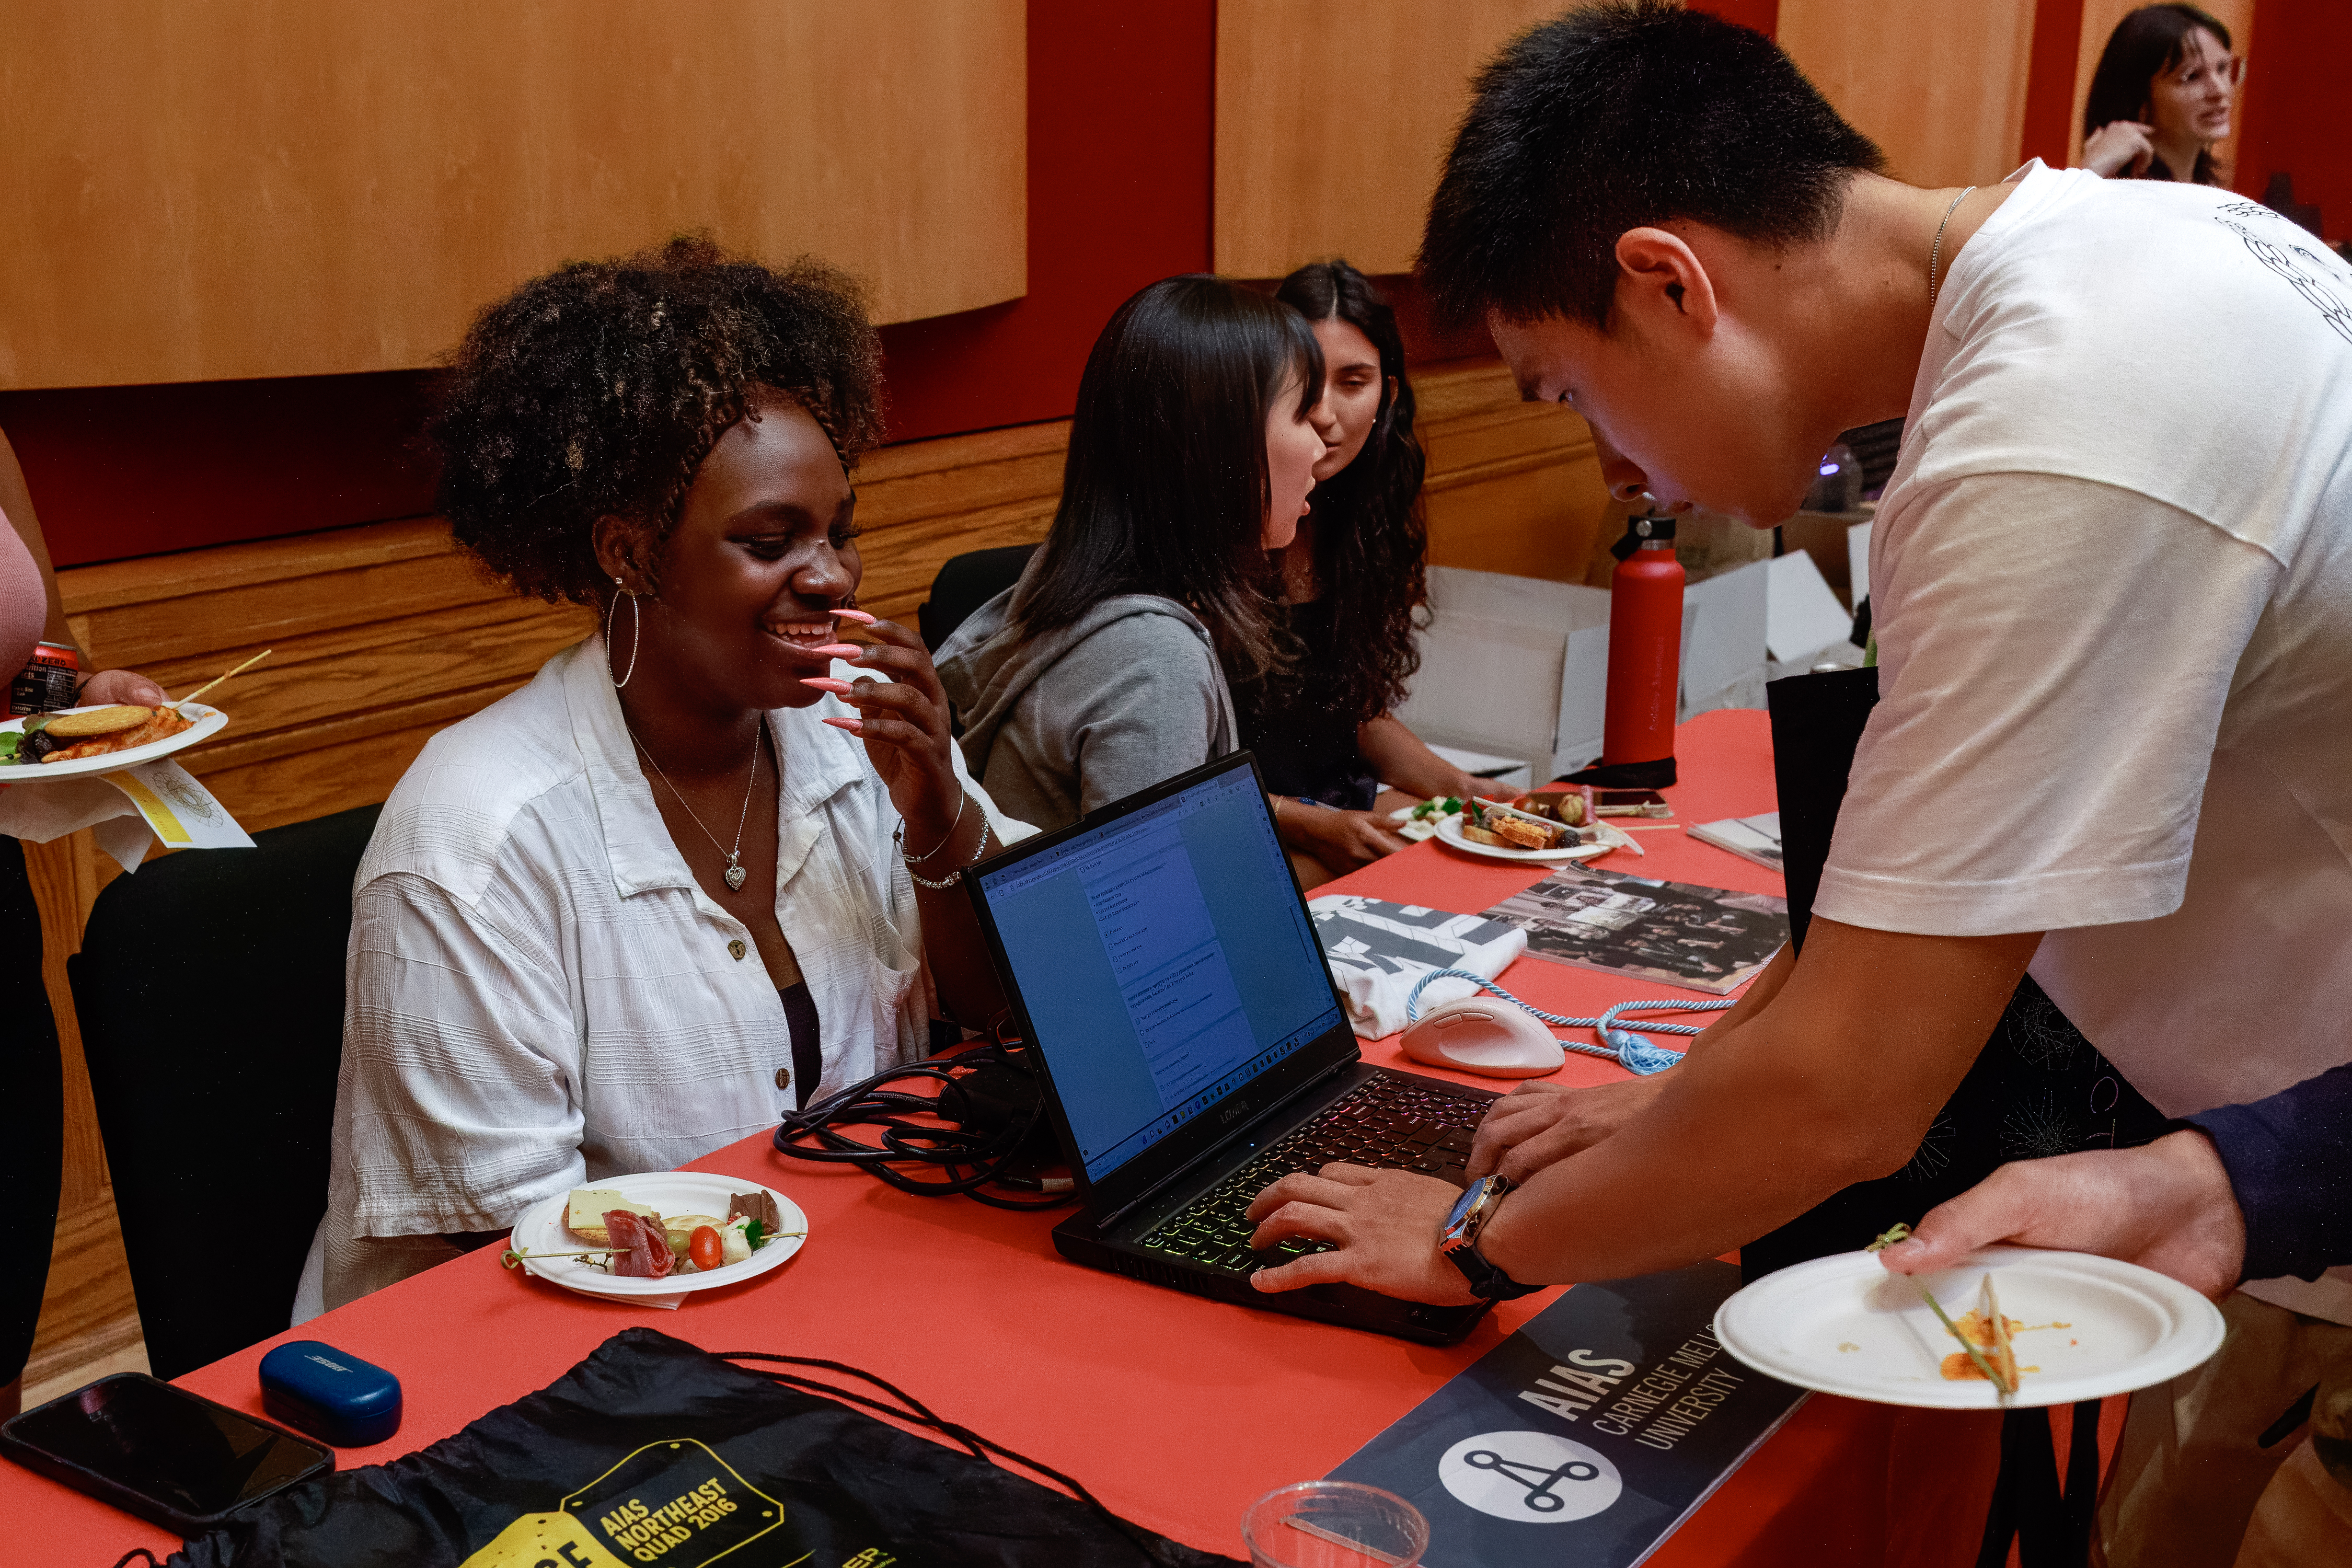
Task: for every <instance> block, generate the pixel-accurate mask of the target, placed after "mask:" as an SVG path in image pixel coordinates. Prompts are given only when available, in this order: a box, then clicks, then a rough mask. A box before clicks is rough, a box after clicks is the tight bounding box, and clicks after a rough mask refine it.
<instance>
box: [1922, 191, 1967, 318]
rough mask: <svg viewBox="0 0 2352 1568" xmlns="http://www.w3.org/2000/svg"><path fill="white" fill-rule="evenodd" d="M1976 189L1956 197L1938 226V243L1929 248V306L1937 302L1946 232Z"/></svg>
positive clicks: (1963, 192) (1945, 210) (1946, 209)
mask: <svg viewBox="0 0 2352 1568" xmlns="http://www.w3.org/2000/svg"><path fill="white" fill-rule="evenodd" d="M1975 189H1976V187H1975V186H1974V185H1970V186H1969V190H1968V191H1962V192H1961V193H1960V194H1959V195H1957V196H1954V197H1953V198H1952V205H1950V206H1948V207H1946V208H1945V209H1944V221H1943V222H1941V223H1939V224H1937V226H1936V243H1935V244H1933V245H1931V246H1929V247H1927V303H1928V304H1929V305H1933V304H1935V302H1936V289H1937V286H1938V279H1937V276H1936V272H1937V263H1939V262H1941V261H1942V260H1943V258H1944V231H1945V230H1946V229H1948V228H1949V227H1951V226H1952V215H1953V214H1954V213H1956V212H1958V211H1959V210H1960V204H1961V203H1962V202H1964V201H1967V200H1968V199H1969V191H1973V190H1975Z"/></svg>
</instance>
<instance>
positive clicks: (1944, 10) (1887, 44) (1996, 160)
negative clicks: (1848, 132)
mask: <svg viewBox="0 0 2352 1568" xmlns="http://www.w3.org/2000/svg"><path fill="white" fill-rule="evenodd" d="M1780 47H1782V48H1784V49H1786V50H1787V51H1788V52H1789V56H1790V58H1791V59H1794V60H1795V61H1796V62H1797V64H1798V66H1799V67H1800V68H1802V69H1803V71H1804V73H1805V74H1806V76H1808V77H1810V78H1811V79H1812V83H1813V85H1814V86H1815V87H1817V88H1819V89H1821V91H1822V96H1823V97H1824V98H1826V99H1828V100H1830V102H1831V103H1832V105H1833V106H1834V107H1835V108H1836V109H1837V111H1838V112H1839V113H1840V114H1843V115H1844V116H1845V117H1846V119H1847V120H1848V121H1852V122H1853V125H1854V126H1855V128H1856V129H1858V130H1860V131H1861V132H1863V133H1864V135H1867V136H1869V137H1870V138H1871V139H1872V140H1874V141H1875V142H1877V143H1878V145H1879V147H1880V148H1881V149H1882V150H1883V151H1884V152H1885V153H1886V157H1887V161H1888V162H1889V163H1891V164H1892V165H1893V167H1894V173H1895V177H1896V178H1898V179H1903V180H1907V181H1909V182H1911V183H1912V184H1917V185H1928V186H1940V185H1982V184H1991V183H1993V182H1994V181H1997V180H2000V179H2001V178H2002V177H2003V176H2005V175H2007V174H2009V173H2010V171H2011V170H2012V169H2014V168H2016V167H2017V162H2018V158H2017V149H2018V145H2019V140H2020V137H2021V134H2022V132H2023V128H2024V122H2025V89H2026V82H2027V79H2028V77H2029V75H2030V73H2031V69H2032V55H2033V0H1909V3H1907V4H1904V5H1888V4H1886V3H1885V0H1780Z"/></svg>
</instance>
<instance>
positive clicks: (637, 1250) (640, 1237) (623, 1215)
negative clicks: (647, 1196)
mask: <svg viewBox="0 0 2352 1568" xmlns="http://www.w3.org/2000/svg"><path fill="white" fill-rule="evenodd" d="M604 1229H605V1230H606V1232H607V1233H609V1234H610V1235H611V1237H612V1238H613V1245H614V1247H620V1248H623V1249H624V1250H622V1251H618V1252H615V1253H614V1254H613V1259H612V1261H611V1262H610V1263H608V1264H606V1265H605V1266H604V1267H605V1268H606V1269H607V1270H608V1271H609V1272H611V1273H614V1274H618V1275H622V1276H625V1277H626V1278H629V1279H667V1277H668V1275H669V1270H670V1265H671V1264H672V1263H673V1262H675V1261H676V1259H675V1258H672V1257H671V1255H670V1250H669V1239H668V1237H667V1236H666V1235H664V1233H663V1231H662V1222H661V1215H639V1214H631V1213H630V1212H629V1211H628V1210H627V1209H612V1210H609V1211H607V1212H606V1214H605V1215H604Z"/></svg>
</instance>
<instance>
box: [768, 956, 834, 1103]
mask: <svg viewBox="0 0 2352 1568" xmlns="http://www.w3.org/2000/svg"><path fill="white" fill-rule="evenodd" d="M776 1000H777V1001H779V1002H782V1004H783V1005H784V1027H785V1028H786V1029H787V1030H788V1031H790V1033H791V1035H792V1037H793V1091H794V1093H795V1094H796V1095H797V1096H798V1098H797V1099H795V1100H793V1105H794V1106H795V1107H801V1106H805V1105H807V1104H808V1102H809V1096H810V1095H812V1094H814V1093H815V1092H816V1080H817V1079H820V1078H822V1077H824V1052H823V1051H822V1050H821V1049H819V1048H818V1046H817V1037H816V1025H817V1019H816V998H815V997H814V996H811V995H810V994H809V988H808V982H807V981H805V980H795V981H793V983H792V984H790V985H787V986H785V987H784V988H783V989H782V990H781V991H778V992H777V993H776Z"/></svg>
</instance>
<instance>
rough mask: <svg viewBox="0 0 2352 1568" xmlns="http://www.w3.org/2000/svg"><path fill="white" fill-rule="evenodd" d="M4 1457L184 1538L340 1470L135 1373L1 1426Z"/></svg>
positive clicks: (264, 1426) (313, 1451) (275, 1433)
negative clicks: (296, 1485)
mask: <svg viewBox="0 0 2352 1568" xmlns="http://www.w3.org/2000/svg"><path fill="white" fill-rule="evenodd" d="M0 1454H5V1455H7V1456H8V1458H12V1459H14V1460H16V1462H17V1463H18V1464H20V1465H22V1466H24V1467H25V1468H26V1469H29V1470H37V1471H38V1472H39V1473H40V1474H42V1475H45V1476H47V1477H49V1478H50V1479H53V1480H59V1481H63V1482H64V1483H65V1484H66V1485H68V1486H69V1487H72V1488H73V1489H75V1490H77V1491H85V1492H88V1493H89V1495H90V1496H92V1497H94V1498H98V1499H100V1500H103V1501H106V1502H110V1503H112V1504H113V1505H114V1506H115V1507H117V1508H119V1509H122V1510H125V1511H127V1512H131V1513H135V1514H137V1515H138V1516H139V1517H140V1518H142V1519H145V1520H152V1521H154V1522H155V1523H157V1524H160V1525H163V1526H164V1527H166V1528H167V1529H171V1530H175V1531H179V1532H180V1534H181V1536H182V1537H184V1538H185V1537H188V1536H194V1535H201V1534H203V1533H204V1532H205V1531H207V1530H210V1529H212V1528H213V1526H215V1525H216V1524H218V1523H219V1522H220V1521H222V1520H223V1519H225V1518H226V1517H227V1516H228V1515H229V1514H231V1513H234V1512H235V1511H236V1510H238V1509H240V1508H243V1507H244V1506H245V1505H246V1504H247V1503H249V1502H254V1501H257V1500H259V1499H261V1498H265V1497H268V1495H269V1494H270V1493H271V1492H274V1491H277V1490H278V1489H280V1488H282V1487H290V1486H292V1485H293V1484H294V1483H295V1482H297V1481H302V1480H308V1479H310V1478H311V1477H312V1476H317V1475H324V1474H325V1473H326V1472H328V1471H330V1470H331V1469H333V1468H335V1457H334V1455H333V1454H332V1453H331V1452H329V1451H328V1450H327V1449H325V1448H322V1447H319V1445H318V1444H316V1443H313V1442H311V1441H310V1440H309V1439H308V1438H305V1437H298V1436H295V1435H294V1434H293V1433H291V1432H289V1431H288V1430H287V1429H286V1428H285V1427H283V1426H273V1425H272V1424H270V1423H269V1422H267V1421H262V1420H257V1419H256V1418H255V1417H253V1416H251V1415H245V1414H243V1413H242V1412H240V1411H236V1410H231V1409H230V1408H229V1407H228V1406H227V1405H215V1404H214V1403H213V1402H212V1401H211V1400H209V1399H206V1398H205V1397H203V1396H202V1395H200V1394H190V1393H189V1392H188V1391H187V1390H185V1389H183V1388H174V1387H173V1386H172V1385H171V1384H168V1383H160V1382H158V1381H156V1380H155V1379H154V1378H152V1377H149V1376H148V1375H146V1374H145V1373H137V1372H123V1373H115V1374H114V1375H113V1376H112V1377H101V1378H100V1379H99V1380H98V1381H97V1382H96V1383H93V1384H90V1385H89V1387H88V1388H85V1389H82V1390H80V1391H79V1392H78V1393H74V1394H67V1395H65V1396H64V1397H63V1398H61V1399H52V1400H50V1401H49V1402H48V1403H47V1405H39V1406H37V1407H36V1408H34V1409H31V1410H27V1411H26V1412H25V1413H24V1414H23V1415H18V1416H16V1417H15V1418H14V1419H12V1420H10V1421H8V1422H7V1423H6V1424H5V1425H0Z"/></svg>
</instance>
